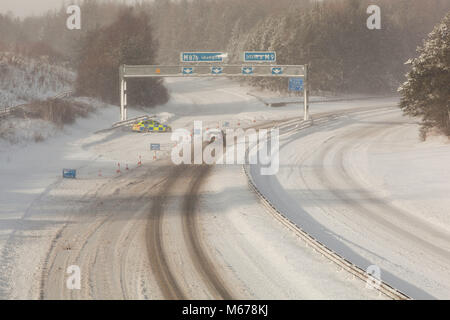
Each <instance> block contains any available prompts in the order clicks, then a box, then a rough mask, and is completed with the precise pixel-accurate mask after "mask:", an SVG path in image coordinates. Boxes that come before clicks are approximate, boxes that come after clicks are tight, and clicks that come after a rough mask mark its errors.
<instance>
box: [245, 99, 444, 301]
mask: <svg viewBox="0 0 450 320" xmlns="http://www.w3.org/2000/svg"><path fill="white" fill-rule="evenodd" d="M392 105H393V108H391V109H389V108H387V109H386V108H385V109H383V108H380V109H375V110H372V111H367V112H359V113H349V114H347V115H344V116H341V117H339V118H336V119H332V120H329V121H326V122H325V123H322V124H318V125H316V126H312V127H311V128H309V129H306V130H302V131H298V132H296V131H295V130H294V131H292V132H291V133H286V134H285V135H284V136H283V139H282V141H281V147H280V155H279V156H280V171H279V172H278V174H277V175H275V176H261V175H259V172H260V170H259V168H258V166H252V167H251V172H252V177H253V179H254V180H255V182H256V184H257V186H258V188H259V189H260V190H261V191H262V192H263V194H264V195H266V196H267V197H268V198H269V199H270V200H271V202H272V203H273V204H275V205H276V206H277V208H278V209H280V210H281V211H282V212H283V213H284V214H285V215H286V216H288V217H289V218H290V219H291V220H292V221H294V222H295V223H296V224H297V225H298V226H300V227H301V228H303V229H304V230H305V231H307V232H308V233H310V234H312V235H313V236H314V237H316V238H317V239H319V240H320V241H321V242H322V243H324V244H325V245H327V246H328V247H329V248H331V249H333V250H334V251H336V252H338V253H339V254H341V255H342V256H344V257H345V258H347V259H348V260H350V261H352V262H353V263H355V264H357V265H358V266H360V267H362V268H364V269H365V268H367V267H368V266H369V265H377V266H379V267H380V268H381V269H382V273H381V277H382V279H383V280H385V281H386V282H388V283H390V284H391V285H393V286H394V287H396V288H398V289H400V290H402V291H403V292H405V293H406V294H408V295H410V296H411V297H413V298H432V297H435V298H447V299H448V298H449V297H450V277H449V274H450V228H449V227H450V224H449V223H450V211H449V208H450V197H449V194H450V183H449V181H450V170H448V169H447V168H446V167H447V166H448V163H450V143H449V141H448V139H445V138H433V139H432V140H431V141H427V142H422V141H420V140H419V136H418V125H417V124H416V123H415V122H414V121H413V120H411V119H408V118H404V117H402V115H401V112H400V111H399V110H398V108H396V107H395V104H392ZM381 106H382V104H380V107H381ZM317 117H319V115H317Z"/></svg>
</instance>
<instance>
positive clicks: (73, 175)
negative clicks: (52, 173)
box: [62, 169, 77, 179]
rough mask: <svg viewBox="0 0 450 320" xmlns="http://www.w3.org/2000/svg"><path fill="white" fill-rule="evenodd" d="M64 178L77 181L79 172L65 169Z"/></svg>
mask: <svg viewBox="0 0 450 320" xmlns="http://www.w3.org/2000/svg"><path fill="white" fill-rule="evenodd" d="M62 174H63V178H69V179H75V178H76V177H77V170H75V169H63V172H62Z"/></svg>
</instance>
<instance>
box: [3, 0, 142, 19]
mask: <svg viewBox="0 0 450 320" xmlns="http://www.w3.org/2000/svg"><path fill="white" fill-rule="evenodd" d="M135 1H136V0H127V2H129V3H133V2H135ZM76 2H78V1H70V0H0V13H6V12H8V11H11V12H12V13H13V14H14V15H15V16H19V17H26V16H30V15H33V14H35V15H39V14H41V13H44V12H46V11H48V10H52V9H59V8H60V7H61V4H63V3H69V4H72V3H76Z"/></svg>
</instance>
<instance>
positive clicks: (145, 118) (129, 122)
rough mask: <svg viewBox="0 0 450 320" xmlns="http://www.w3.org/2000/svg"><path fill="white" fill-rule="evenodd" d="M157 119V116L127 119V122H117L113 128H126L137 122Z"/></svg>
mask: <svg viewBox="0 0 450 320" xmlns="http://www.w3.org/2000/svg"><path fill="white" fill-rule="evenodd" d="M153 118H156V116H154V115H152V116H140V117H136V118H132V119H127V120H123V121H117V122H114V123H113V124H112V127H113V128H117V127H121V126H126V125H128V124H132V123H134V122H136V121H143V120H147V119H153Z"/></svg>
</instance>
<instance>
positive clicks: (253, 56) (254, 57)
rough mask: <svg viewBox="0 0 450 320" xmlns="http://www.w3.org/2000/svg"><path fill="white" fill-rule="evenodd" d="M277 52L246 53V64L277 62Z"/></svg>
mask: <svg viewBox="0 0 450 320" xmlns="http://www.w3.org/2000/svg"><path fill="white" fill-rule="evenodd" d="M276 61H277V54H276V53H275V51H246V52H244V62H276Z"/></svg>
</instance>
